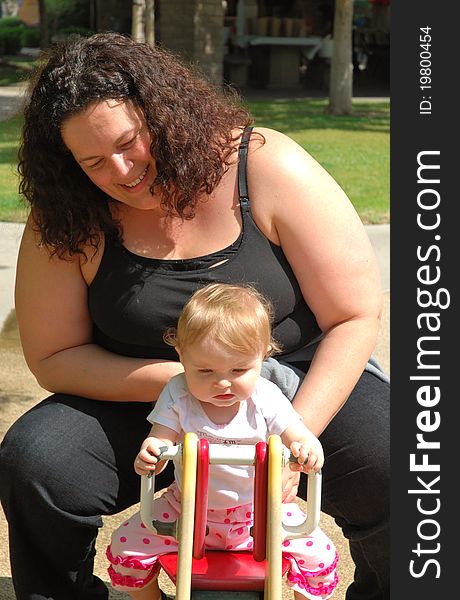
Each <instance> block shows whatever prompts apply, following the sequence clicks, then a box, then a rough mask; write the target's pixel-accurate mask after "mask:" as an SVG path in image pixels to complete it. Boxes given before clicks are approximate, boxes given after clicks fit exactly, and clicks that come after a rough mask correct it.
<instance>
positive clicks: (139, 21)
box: [131, 0, 145, 42]
mask: <svg viewBox="0 0 460 600" xmlns="http://www.w3.org/2000/svg"><path fill="white" fill-rule="evenodd" d="M144 18H145V0H133V10H132V23H131V35H132V38H133V40H136V42H145V33H144Z"/></svg>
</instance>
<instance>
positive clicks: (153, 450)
mask: <svg viewBox="0 0 460 600" xmlns="http://www.w3.org/2000/svg"><path fill="white" fill-rule="evenodd" d="M164 446H165V442H164V441H163V440H160V439H158V438H155V437H148V438H146V439H145V440H144V441H143V443H142V446H141V449H140V451H139V454H138V455H137V456H136V460H135V461H134V470H135V471H136V473H137V474H138V475H148V474H149V473H150V472H152V471H155V470H157V468H158V462H159V461H158V456H160V454H161V449H162V448H163V447H164ZM161 462H165V461H161Z"/></svg>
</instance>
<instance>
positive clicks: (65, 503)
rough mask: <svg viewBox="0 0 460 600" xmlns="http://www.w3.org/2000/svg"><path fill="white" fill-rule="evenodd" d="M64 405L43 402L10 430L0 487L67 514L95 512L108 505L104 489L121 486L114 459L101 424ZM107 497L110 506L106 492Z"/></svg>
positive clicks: (0, 462) (2, 456) (54, 400)
mask: <svg viewBox="0 0 460 600" xmlns="http://www.w3.org/2000/svg"><path fill="white" fill-rule="evenodd" d="M60 400H61V399H60V397H59V396H54V397H51V398H49V399H47V400H45V401H43V402H42V403H40V404H39V405H37V406H36V407H34V408H33V409H31V410H30V411H28V412H27V413H25V414H24V415H23V416H22V417H20V418H19V419H18V421H16V423H14V424H13V425H12V427H11V428H10V429H9V431H8V432H7V434H6V435H5V438H4V440H3V443H2V447H1V451H0V473H1V480H2V486H1V487H2V488H4V489H5V493H9V494H10V495H12V494H13V495H15V492H19V491H21V490H22V493H27V494H28V495H29V497H31V498H32V497H37V496H40V497H41V498H42V499H43V498H47V499H48V501H49V502H50V503H53V504H54V505H55V506H57V507H59V508H60V509H61V510H64V511H69V512H73V511H74V510H75V509H76V508H77V507H78V509H80V510H87V511H88V512H93V513H94V510H96V511H97V508H99V509H101V510H102V508H103V504H104V502H101V500H102V498H101V493H99V498H98V489H99V488H100V487H101V484H103V483H104V482H105V485H106V486H107V488H110V487H111V486H112V487H113V486H115V488H116V487H117V479H118V478H117V475H116V469H115V468H114V460H113V454H112V452H111V448H110V445H109V444H108V443H107V439H106V438H105V436H104V432H103V431H102V429H101V428H100V426H99V424H98V423H97V420H96V419H94V418H92V417H90V416H88V415H84V414H82V413H80V412H79V411H78V410H76V409H75V407H73V406H72V403H71V402H69V403H66V402H65V401H64V397H63V398H62V400H63V401H60ZM104 495H105V503H110V499H109V496H110V493H109V492H108V489H107V491H106V492H104V493H103V494H102V496H104ZM98 503H99V505H100V506H98V507H95V506H92V505H93V504H98Z"/></svg>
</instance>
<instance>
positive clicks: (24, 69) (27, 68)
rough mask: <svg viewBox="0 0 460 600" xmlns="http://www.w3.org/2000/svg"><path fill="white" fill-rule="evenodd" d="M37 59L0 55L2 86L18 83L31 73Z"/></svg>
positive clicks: (0, 84) (0, 80)
mask: <svg viewBox="0 0 460 600" xmlns="http://www.w3.org/2000/svg"><path fill="white" fill-rule="evenodd" d="M35 64H36V61H35V60H34V59H32V58H27V57H22V56H2V57H0V86H6V85H16V84H17V83H21V82H23V81H26V80H27V79H28V77H29V76H30V75H31V73H32V71H33V68H34V66H35Z"/></svg>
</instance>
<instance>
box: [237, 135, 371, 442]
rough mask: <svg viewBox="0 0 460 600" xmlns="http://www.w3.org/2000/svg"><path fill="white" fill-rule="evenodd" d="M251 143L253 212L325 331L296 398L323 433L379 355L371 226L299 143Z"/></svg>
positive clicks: (278, 139) (269, 139)
mask: <svg viewBox="0 0 460 600" xmlns="http://www.w3.org/2000/svg"><path fill="white" fill-rule="evenodd" d="M260 131H261V133H262V134H263V135H264V137H265V139H266V143H265V144H264V145H260V144H259V145H258V144H257V143H254V144H251V146H252V148H253V149H252V152H251V155H250V157H249V161H248V168H249V172H248V176H249V189H250V190H251V206H252V210H253V213H254V218H255V219H256V222H257V224H258V225H259V227H260V228H261V229H262V231H263V232H264V233H265V234H266V235H267V237H269V239H271V240H272V241H273V242H274V243H276V244H278V245H281V247H282V248H283V251H284V253H285V255H286V258H287V259H288V261H289V263H290V265H291V267H292V269H293V271H294V273H295V275H296V277H297V280H298V282H299V285H300V288H301V290H302V293H303V295H304V297H305V300H306V302H307V304H308V305H309V306H310V308H311V309H312V311H313V312H314V314H315V316H316V319H317V321H318V324H319V326H320V328H321V330H322V331H323V333H324V339H323V340H322V341H321V343H320V344H319V347H318V349H317V351H316V353H315V357H314V360H313V362H312V365H311V367H310V369H309V371H308V374H307V376H306V377H305V380H304V382H303V384H302V385H301V387H300V389H299V391H298V392H297V395H296V398H295V400H294V403H293V404H294V407H295V409H296V410H297V412H299V413H300V414H301V415H302V417H303V420H304V422H305V424H306V425H307V426H308V427H309V428H310V429H311V430H312V431H313V433H315V434H316V435H319V434H320V433H321V432H322V431H323V430H324V428H325V427H326V426H327V424H328V423H329V422H330V421H331V419H332V418H333V417H334V415H335V414H336V413H337V412H338V411H339V410H340V408H341V407H342V405H343V404H344V402H345V401H346V400H347V398H348V396H349V394H350V392H351V391H352V389H353V387H354V386H355V384H356V382H357V380H358V378H359V377H360V375H361V373H362V371H363V369H364V367H365V365H366V362H367V360H368V358H369V356H370V355H371V354H372V352H373V350H374V347H375V343H376V338H377V333H378V327H379V318H380V312H381V303H382V291H381V287H380V278H379V273H378V267H377V263H376V260H375V256H374V253H373V250H372V247H371V244H370V242H369V239H368V237H367V235H366V233H365V230H364V227H363V225H362V223H361V221H360V219H359V217H358V215H357V214H356V212H355V210H354V208H353V206H352V205H351V203H350V201H349V200H348V198H347V196H346V195H345V193H344V192H343V190H342V189H341V188H340V187H339V186H338V185H337V183H336V182H335V181H334V180H333V179H332V177H331V176H330V175H329V174H328V173H327V172H326V171H325V170H324V169H323V168H322V167H321V166H320V165H319V164H318V163H317V162H316V161H315V160H314V159H313V158H312V157H311V156H310V155H309V154H308V153H306V152H305V151H304V150H303V149H302V148H301V147H300V146H298V145H297V144H296V143H295V142H293V141H292V140H290V139H289V138H287V137H286V136H284V135H282V134H280V133H277V132H274V131H271V130H268V129H261V130H260Z"/></svg>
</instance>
